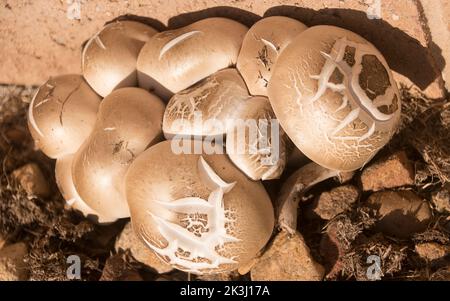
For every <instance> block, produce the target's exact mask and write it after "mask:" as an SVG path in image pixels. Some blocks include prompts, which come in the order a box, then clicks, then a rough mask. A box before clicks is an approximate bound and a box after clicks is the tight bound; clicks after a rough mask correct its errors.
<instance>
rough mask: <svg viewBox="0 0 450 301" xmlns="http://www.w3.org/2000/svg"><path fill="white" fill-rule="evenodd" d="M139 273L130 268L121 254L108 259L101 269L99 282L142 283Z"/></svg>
mask: <svg viewBox="0 0 450 301" xmlns="http://www.w3.org/2000/svg"><path fill="white" fill-rule="evenodd" d="M143 280H144V279H143V278H142V276H141V275H140V274H139V271H137V270H136V269H134V268H133V267H131V266H130V265H129V264H128V263H127V262H126V260H125V259H124V255H123V254H116V255H113V256H111V257H110V258H108V259H107V260H106V262H105V267H104V268H103V272H102V276H101V277H100V281H143Z"/></svg>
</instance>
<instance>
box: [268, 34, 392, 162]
mask: <svg viewBox="0 0 450 301" xmlns="http://www.w3.org/2000/svg"><path fill="white" fill-rule="evenodd" d="M268 91H269V99H270V102H271V104H272V107H273V110H274V112H275V115H276V116H277V118H278V120H279V121H280V124H281V125H282V127H283V129H284V130H285V131H286V133H287V135H288V136H289V137H290V138H291V139H292V141H293V142H294V143H295V145H296V146H297V147H298V148H299V149H300V150H301V151H302V152H303V153H304V154H305V155H306V156H308V157H309V158H310V159H311V160H313V161H315V162H316V163H318V164H320V165H322V166H324V167H327V168H330V169H335V170H341V171H351V170H356V169H358V168H360V167H361V166H363V165H364V164H365V163H366V162H368V161H369V160H370V159H371V158H372V157H373V156H374V155H375V154H376V153H377V151H378V150H379V149H380V148H382V147H383V146H384V145H385V144H386V143H387V142H388V141H389V140H390V138H391V137H392V135H393V134H394V133H395V131H396V129H397V127H398V124H399V120H400V108H401V103H400V102H401V99H400V95H399V92H398V89H397V85H396V83H395V81H394V79H393V78H392V74H391V71H390V69H389V66H388V65H387V63H386V61H385V59H384V58H383V56H382V55H381V53H380V52H379V51H378V50H377V49H376V48H375V47H374V46H373V45H372V44H370V43H369V42H368V41H366V40H365V39H363V38H362V37H360V36H359V35H357V34H355V33H353V32H350V31H348V30H345V29H342V28H338V27H334V26H315V27H312V28H310V29H307V30H306V31H304V32H303V33H301V34H300V35H299V36H298V37H297V38H296V39H295V40H294V41H293V42H292V43H291V44H289V45H288V46H287V47H286V49H285V50H284V51H283V52H282V53H281V55H280V56H279V58H278V61H277V64H276V66H275V69H274V71H273V74H272V79H271V81H270V83H269V88H268Z"/></svg>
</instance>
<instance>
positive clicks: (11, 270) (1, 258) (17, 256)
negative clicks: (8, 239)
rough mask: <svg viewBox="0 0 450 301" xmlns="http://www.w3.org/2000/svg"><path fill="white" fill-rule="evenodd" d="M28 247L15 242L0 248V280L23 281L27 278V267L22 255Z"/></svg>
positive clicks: (26, 251)
mask: <svg viewBox="0 0 450 301" xmlns="http://www.w3.org/2000/svg"><path fill="white" fill-rule="evenodd" d="M27 253H28V248H27V246H26V245H25V244H24V243H16V244H12V245H9V246H6V247H4V248H3V249H1V250H0V281H23V280H27V279H28V268H27V266H26V264H25V262H24V257H25V255H26V254H27Z"/></svg>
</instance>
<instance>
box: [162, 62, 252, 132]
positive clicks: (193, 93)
mask: <svg viewBox="0 0 450 301" xmlns="http://www.w3.org/2000/svg"><path fill="white" fill-rule="evenodd" d="M248 97H249V94H248V91H247V87H246V85H245V83H244V80H243V79H242V77H241V76H240V75H239V73H238V72H237V70H236V69H225V70H221V71H218V72H216V73H214V74H213V75H211V76H209V77H207V78H205V79H204V80H202V81H200V82H198V83H197V84H195V85H194V86H192V87H190V88H188V89H186V90H183V91H181V92H178V93H177V94H175V95H174V96H173V97H172V98H171V99H170V101H169V103H168V104H167V108H166V111H165V113H164V120H163V132H164V135H165V136H166V138H168V139H170V138H172V137H173V136H175V135H189V136H191V135H192V136H216V135H224V134H225V133H226V130H227V126H228V123H229V121H231V120H233V119H235V118H236V116H237V114H238V108H239V107H240V106H242V104H243V103H244V102H245V100H246V99H247V98H248Z"/></svg>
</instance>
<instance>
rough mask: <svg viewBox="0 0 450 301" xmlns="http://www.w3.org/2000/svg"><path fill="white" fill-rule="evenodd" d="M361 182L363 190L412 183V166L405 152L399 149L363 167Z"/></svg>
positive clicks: (377, 189) (381, 188)
mask: <svg viewBox="0 0 450 301" xmlns="http://www.w3.org/2000/svg"><path fill="white" fill-rule="evenodd" d="M361 184H362V187H363V190H364V191H369V190H373V191H379V190H383V189H387V188H395V187H401V186H405V185H412V184H414V168H413V165H412V164H411V162H410V161H409V160H408V157H407V156H406V153H405V152H404V151H399V152H396V153H394V154H392V155H391V156H389V157H387V158H384V159H381V160H379V161H377V162H375V163H373V164H371V165H370V166H368V167H366V168H364V170H363V172H362V174H361Z"/></svg>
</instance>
